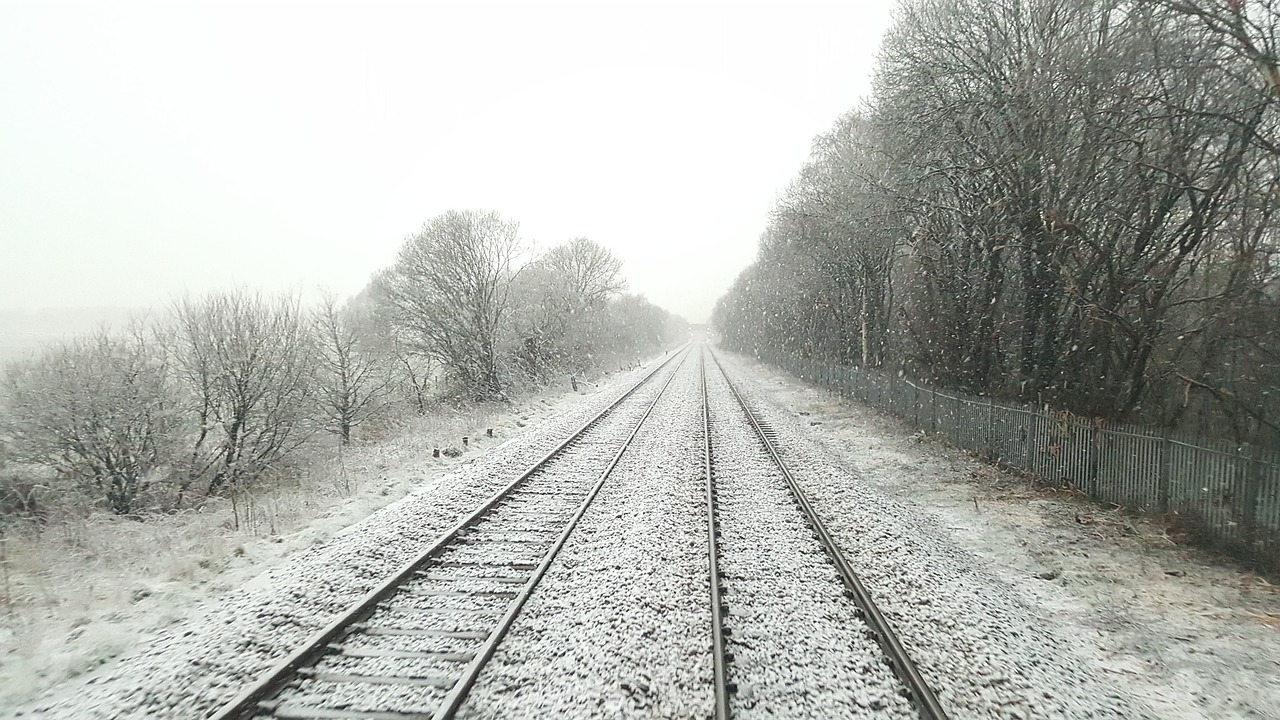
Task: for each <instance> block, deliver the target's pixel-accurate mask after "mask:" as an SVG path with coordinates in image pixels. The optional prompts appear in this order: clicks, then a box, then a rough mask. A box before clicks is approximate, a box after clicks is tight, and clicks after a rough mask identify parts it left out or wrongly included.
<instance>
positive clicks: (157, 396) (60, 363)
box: [3, 326, 180, 515]
mask: <svg viewBox="0 0 1280 720" xmlns="http://www.w3.org/2000/svg"><path fill="white" fill-rule="evenodd" d="M3 388H4V431H5V434H7V435H8V436H9V437H10V439H11V442H10V448H11V450H12V452H13V454H14V457H15V459H17V460H19V461H21V462H25V463H30V464H34V465H39V466H44V467H48V468H51V469H52V470H53V471H55V472H56V473H57V475H58V476H59V477H61V478H64V479H68V480H71V481H73V482H74V483H76V484H77V485H79V487H80V488H82V489H84V490H85V491H87V493H88V494H89V495H90V496H96V497H97V498H98V499H99V500H105V501H106V504H107V506H108V507H110V508H111V510H112V511H113V512H115V513H118V514H121V515H127V514H131V513H133V512H136V511H137V510H138V507H137V504H138V500H139V497H140V494H141V493H142V492H144V491H145V490H146V489H147V487H148V484H149V482H150V481H151V480H154V479H157V478H158V477H159V476H161V475H163V474H164V473H165V468H166V467H167V466H168V464H169V463H170V462H171V460H172V459H173V455H174V451H175V445H176V437H177V434H178V431H179V422H180V418H179V413H178V408H177V401H176V397H175V393H174V386H173V380H172V377H171V374H170V369H169V367H168V365H167V363H166V360H165V356H164V353H163V352H160V351H158V349H157V348H156V347H155V346H154V345H153V343H152V342H151V341H150V340H149V339H148V338H147V334H146V332H145V331H144V329H143V328H142V327H141V326H135V327H134V328H132V330H131V331H130V332H129V333H128V334H126V335H122V336H113V335H110V334H108V333H107V332H106V331H101V332H98V333H97V334H95V335H93V336H91V337H87V338H82V339H77V340H72V341H69V342H66V343H64V344H61V345H55V346H52V347H48V348H46V349H45V350H44V351H43V352H41V353H40V354H39V355H38V356H36V357H35V358H33V359H31V360H27V361H19V362H14V363H12V364H10V365H9V366H8V367H7V368H6V372H5V373H4V384H3Z"/></svg>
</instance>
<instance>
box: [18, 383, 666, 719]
mask: <svg viewBox="0 0 1280 720" xmlns="http://www.w3.org/2000/svg"><path fill="white" fill-rule="evenodd" d="M642 372H643V370H640V371H632V372H626V373H621V374H620V375H619V376H618V377H617V378H615V379H614V380H613V381H612V382H606V383H601V384H600V385H599V386H598V387H597V386H593V385H582V387H583V393H582V394H581V395H579V394H574V395H563V394H562V395H557V394H555V393H545V394H543V395H541V396H536V397H534V398H530V399H526V400H523V401H521V402H519V403H517V406H516V408H515V409H514V410H512V411H511V412H509V413H504V414H501V415H498V416H495V417H494V418H491V419H489V422H488V426H489V427H493V428H494V436H495V439H487V438H483V437H480V438H476V439H475V441H473V442H472V443H471V448H472V450H471V451H469V452H468V453H467V454H465V455H464V456H463V457H462V458H461V460H460V461H453V460H449V459H447V458H433V457H431V452H432V447H433V445H435V444H436V443H435V441H434V440H432V439H431V438H429V437H425V436H421V435H418V436H407V437H404V438H401V439H399V440H396V441H392V442H388V443H384V444H381V445H378V446H374V447H370V448H364V449H357V450H355V451H353V452H352V453H351V454H350V455H348V456H347V465H346V468H345V472H346V473H350V474H354V475H358V476H361V481H362V483H363V484H364V485H365V486H367V488H368V490H367V492H365V493H362V494H361V495H359V496H357V497H355V498H352V499H350V500H349V501H348V502H344V503H339V504H335V505H334V506H333V507H332V508H331V509H330V510H329V511H328V512H325V513H324V514H323V515H322V516H321V517H319V518H317V519H316V520H315V521H314V522H312V523H310V524H309V525H308V526H307V527H305V528H304V529H302V530H299V531H297V532H294V533H291V534H288V535H283V536H276V537H273V538H270V539H261V540H257V541H246V542H242V543H240V544H238V545H236V546H235V547H236V548H238V549H237V550H234V551H233V550H231V549H230V548H227V553H226V555H227V556H228V557H229V559H227V558H219V559H218V560H217V561H216V565H217V566H218V567H220V568H223V569H221V571H220V572H214V571H213V568H214V566H215V563H214V562H210V563H206V565H207V567H205V568H204V570H205V572H202V573H193V574H192V575H191V576H190V577H182V578H177V579H176V580H173V579H170V580H166V581H165V582H164V583H163V585H164V587H163V591H162V592H149V591H144V592H141V593H136V594H135V597H136V601H135V602H132V603H129V602H126V603H125V604H124V605H123V606H122V607H121V608H120V609H119V610H117V611H114V612H111V613H110V615H108V616H105V617H85V618H84V619H83V622H77V623H73V627H72V629H71V631H70V636H69V637H67V636H57V637H52V636H48V635H45V634H43V631H47V630H50V629H51V628H60V627H62V625H61V623H55V622H52V621H45V619H43V618H40V617H34V618H28V619H25V620H24V622H23V625H22V627H17V628H15V627H12V626H9V627H8V628H7V630H8V632H7V634H6V635H5V636H3V642H4V645H3V646H0V648H3V655H0V658H2V660H3V665H0V673H2V674H0V693H3V696H4V698H5V699H4V702H3V703H0V708H3V709H2V710H0V715H5V716H7V717H19V716H20V717H33V716H38V717H65V718H88V717H93V718H111V717H120V718H124V717H138V716H150V717H183V718H185V717H197V716H200V715H201V714H207V712H208V711H211V710H212V708H213V707H214V706H215V705H216V704H217V703H219V702H222V701H225V700H226V699H228V697H227V695H228V694H233V693H234V690H235V689H236V688H237V687H238V686H239V684H241V683H242V682H244V681H245V679H246V678H245V675H246V674H251V673H255V672H258V671H260V670H261V669H263V668H265V666H266V665H268V664H269V662H270V661H271V658H273V657H274V656H275V655H276V654H278V652H279V650H278V644H277V643H276V642H275V641H276V640H283V641H285V642H298V641H301V640H302V639H303V638H305V637H306V636H307V635H308V634H310V632H312V631H313V630H314V629H316V627H317V623H319V622H320V621H321V620H322V619H323V618H324V617H327V616H328V614H331V613H332V612H334V611H336V610H337V609H340V608H344V607H345V606H346V604H347V603H349V602H350V601H352V600H354V599H355V598H357V597H359V595H360V594H362V593H363V592H364V591H365V590H366V589H367V588H368V587H370V586H371V585H372V583H373V582H374V581H376V580H377V579H379V578H381V577H382V576H383V575H384V574H385V573H386V572H388V571H389V569H390V568H392V567H394V566H395V565H397V564H398V563H399V562H401V561H402V560H404V559H406V558H407V557H409V556H410V555H412V553H413V551H414V550H415V549H416V548H417V547H418V546H419V544H420V543H422V542H425V541H430V540H431V539H433V538H434V535H433V533H435V532H438V531H439V530H442V529H444V528H446V527H447V526H448V525H449V524H450V523H452V522H453V521H454V520H455V519H456V518H457V517H458V515H459V514H461V513H462V512H464V511H466V510H469V509H471V508H472V507H474V506H475V505H477V504H479V502H481V501H482V500H483V499H484V498H485V497H488V496H489V495H490V494H492V492H493V491H494V490H496V489H497V487H498V486H499V485H500V484H501V483H502V482H505V481H506V480H509V479H510V478H511V477H512V476H513V475H514V473H515V472H518V471H519V470H522V469H524V467H526V466H527V465H528V464H530V463H531V462H532V461H534V460H536V459H537V458H538V457H540V456H541V455H542V454H544V453H545V452H546V451H547V450H548V449H549V448H550V447H552V446H553V445H554V444H555V443H556V442H558V441H559V440H561V439H563V437H564V436H566V435H567V434H568V432H569V431H570V430H571V429H572V428H574V427H576V425H578V424H580V423H581V421H582V420H584V419H585V418H587V417H589V416H590V414H592V413H594V412H597V411H598V410H599V409H600V408H602V407H603V406H604V405H607V404H608V403H609V402H611V401H612V400H613V399H614V398H616V396H617V394H618V392H621V390H622V389H623V388H624V387H626V386H627V385H629V384H630V383H632V382H634V381H635V380H636V379H638V378H639V376H640V373H642ZM535 424H536V425H535ZM526 426H527V427H526ZM499 443H501V444H500V445H499ZM495 446H496V447H495ZM486 447H488V448H491V449H486ZM481 453H483V454H481ZM451 471H452V472H451ZM371 479H372V482H368V481H369V480H371ZM411 491H412V494H411V495H409V496H408V497H405V498H404V499H403V500H401V501H398V502H394V503H392V501H393V500H394V499H395V498H396V497H398V496H404V495H405V493H408V492H411ZM388 505H389V506H388ZM379 506H387V507H384V508H383V509H382V510H381V511H378V512H376V513H374V514H373V515H372V516H371V517H368V519H367V520H364V521H363V522H357V521H359V520H361V518H364V517H365V516H367V515H369V513H371V512H373V511H374V510H375V509H376V508H377V507H379ZM204 549H207V548H204ZM264 569H265V570H266V572H263V571H264ZM139 575H142V576H143V578H142V579H145V578H146V577H147V576H146V575H145V573H139ZM104 577H107V578H108V579H110V580H111V581H113V582H117V583H127V582H128V580H127V579H126V578H116V577H114V576H112V575H110V574H108V575H104ZM135 580H136V582H135V584H137V583H141V582H142V580H140V579H135ZM138 587H146V585H145V584H138ZM58 590H59V588H57V587H50V588H47V589H46V590H45V592H47V593H56V592H58ZM94 607H99V608H100V607H102V605H101V603H99V605H97V606H94V605H92V604H87V607H86V608H85V609H86V612H88V611H90V610H92V608H94ZM50 614H54V613H53V611H52V610H51V611H50ZM122 653H124V654H125V655H124V656H123V657H121V658H119V659H113V657H114V656H115V655H117V654H122ZM59 673H65V674H66V675H70V676H72V677H70V678H69V679H66V680H64V681H62V682H56V683H53V685H52V687H49V685H50V682H49V681H47V680H45V678H44V677H42V676H48V675H55V676H56V675H57V674H59ZM37 692H38V693H39V695H38V696H36V697H33V695H36V693H37ZM9 713H11V714H9Z"/></svg>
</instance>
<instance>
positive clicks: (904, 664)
mask: <svg viewBox="0 0 1280 720" xmlns="http://www.w3.org/2000/svg"><path fill="white" fill-rule="evenodd" d="M707 352H708V353H709V354H710V355H711V359H712V360H713V361H714V362H715V364H716V368H717V369H719V370H720V374H721V375H722V376H724V381H725V384H726V385H728V386H729V391H730V392H731V393H732V394H733V396H734V398H735V399H736V400H737V401H738V406H739V407H740V408H741V409H742V412H743V414H745V415H746V417H747V422H748V423H749V424H750V425H751V428H752V429H753V430H754V431H755V434H756V437H757V438H759V440H760V442H761V444H763V445H764V447H765V450H766V451H767V452H768V453H769V456H770V457H771V458H773V461H774V463H775V464H776V465H777V467H778V470H779V471H780V472H781V473H782V477H783V479H784V480H785V481H786V483H787V489H788V490H790V492H791V497H792V498H793V499H794V500H795V501H796V504H797V505H798V506H799V507H800V511H801V512H802V513H803V514H804V516H805V520H806V521H807V522H808V524H809V525H810V527H812V528H813V532H814V535H816V536H817V538H818V542H819V543H821V545H822V548H823V550H824V551H826V553H827V556H828V557H829V558H830V559H831V562H832V564H833V565H834V566H835V568H836V572H837V574H839V575H840V580H841V582H843V583H844V586H845V589H846V591H847V594H848V596H849V598H850V599H851V600H852V601H853V602H854V604H855V605H857V606H858V609H859V610H861V611H862V620H863V622H865V623H866V624H867V626H868V628H869V629H870V631H871V635H872V637H873V638H874V639H875V641H876V643H877V644H879V645H880V649H881V651H882V652H884V654H885V657H886V661H887V664H888V665H889V668H890V670H892V671H893V674H894V675H896V676H897V677H898V680H900V681H901V682H902V684H903V686H904V689H905V691H906V694H907V697H908V699H909V700H910V701H911V703H912V704H913V705H914V706H915V708H916V710H917V712H919V714H920V717H921V718H922V720H948V716H947V712H946V710H945V709H943V707H942V704H941V703H940V702H939V701H938V697H937V695H936V694H935V693H934V692H933V689H932V688H930V687H929V684H928V682H927V681H926V680H925V678H924V675H923V674H922V673H921V672H920V669H919V668H918V667H916V664H915V661H913V660H912V659H911V656H910V655H909V654H908V653H907V650H906V648H905V647H903V645H902V641H901V640H900V639H899V638H898V635H897V633H895V632H894V631H893V627H892V626H891V625H890V624H889V621H888V619H887V618H885V616H884V614H883V613H882V612H881V611H880V608H879V607H877V606H876V603H875V601H874V600H873V599H872V597H871V593H870V592H869V591H868V590H867V588H866V586H865V585H864V584H863V583H862V580H861V579H860V578H859V577H858V575H857V573H856V572H854V570H853V566H852V565H850V563H849V561H848V559H847V558H845V556H844V553H843V552H842V551H841V550H840V547H839V545H838V544H837V543H836V541H835V538H833V537H832V536H831V533H830V532H828V531H827V528H826V526H825V525H824V524H823V523H822V520H821V519H820V518H819V517H818V513H817V511H816V510H814V509H813V506H812V505H811V504H810V503H809V498H808V497H807V496H806V495H805V493H804V491H803V490H802V489H801V488H800V484H799V483H798V482H796V479H795V476H794V475H792V474H791V470H790V469H789V468H788V467H787V464H786V463H785V462H783V460H782V456H781V455H780V454H779V452H778V448H777V446H776V444H775V443H774V442H773V441H772V440H771V439H770V438H769V437H768V435H767V434H766V433H765V429H764V426H763V425H762V423H761V422H760V420H759V418H757V417H756V415H755V413H754V412H752V411H751V408H750V406H748V405H747V401H746V398H745V397H743V395H742V393H741V392H739V390H738V388H737V386H736V385H734V384H733V381H732V380H730V379H729V374H728V373H727V372H725V370H724V367H723V366H722V365H721V364H720V360H719V358H717V357H716V355H715V353H713V352H711V350H710V349H709V348H708V349H707Z"/></svg>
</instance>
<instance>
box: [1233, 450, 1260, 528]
mask: <svg viewBox="0 0 1280 720" xmlns="http://www.w3.org/2000/svg"><path fill="white" fill-rule="evenodd" d="M1238 452H1239V455H1238V460H1237V462H1238V465H1237V469H1236V478H1237V480H1236V482H1237V483H1239V484H1238V485H1237V486H1236V499H1235V502H1236V503H1238V505H1237V507H1236V514H1237V517H1239V518H1240V520H1239V522H1240V536H1241V540H1242V541H1243V542H1244V544H1245V546H1246V547H1247V548H1248V550H1249V552H1250V553H1252V552H1253V550H1254V541H1255V540H1257V536H1258V491H1259V490H1260V489H1261V485H1262V459H1261V458H1260V457H1259V453H1258V452H1257V451H1255V450H1254V449H1253V448H1252V447H1251V446H1250V445H1249V443H1244V444H1242V445H1241V446H1240V449H1239V451H1238Z"/></svg>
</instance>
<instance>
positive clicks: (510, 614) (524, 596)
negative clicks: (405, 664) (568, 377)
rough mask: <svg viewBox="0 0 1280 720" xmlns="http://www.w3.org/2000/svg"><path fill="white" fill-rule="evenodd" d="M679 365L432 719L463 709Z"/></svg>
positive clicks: (442, 717)
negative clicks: (499, 645)
mask: <svg viewBox="0 0 1280 720" xmlns="http://www.w3.org/2000/svg"><path fill="white" fill-rule="evenodd" d="M681 365H683V361H681V364H680V365H677V366H676V370H675V372H673V373H671V375H670V376H669V377H667V381H666V382H664V383H663V384H662V387H661V388H660V389H659V390H658V394H657V396H656V397H654V398H653V402H651V403H649V406H648V407H647V408H645V411H644V414H643V415H641V416H640V419H639V420H637V421H636V424H635V427H633V428H632V429H631V433H630V434H629V435H627V439H626V440H625V441H623V443H622V446H621V447H619V448H618V452H617V453H615V454H614V456H613V459H612V460H610V461H609V465H608V467H606V468H605V469H604V471H603V472H601V473H600V478H599V479H598V480H596V483H595V485H594V486H592V488H591V491H590V492H589V493H587V497H586V499H584V500H583V501H582V504H580V505H579V506H578V509H577V510H576V511H575V512H574V514H573V517H572V518H570V520H569V523H568V525H566V526H565V528H564V530H562V531H561V532H560V536H559V537H558V538H556V542H555V545H553V546H552V548H551V550H550V551H549V552H548V553H547V554H546V556H545V557H543V558H542V562H541V563H539V564H538V568H537V570H535V571H534V573H533V576H532V577H531V578H529V581H528V582H527V583H525V586H524V588H522V589H521V590H520V594H519V595H518V596H517V597H516V598H515V599H514V600H512V601H511V605H510V606H508V608H507V612H506V614H505V615H503V617H502V620H500V621H499V623H498V626H497V627H496V628H495V629H494V630H493V632H491V633H490V635H489V638H488V639H487V640H486V641H485V643H484V645H483V646H482V647H481V649H480V651H479V652H478V653H477V654H476V657H475V659H474V660H472V661H471V663H470V664H469V665H468V666H467V669H466V670H464V671H463V675H462V679H461V680H459V681H458V684H457V685H455V686H454V687H453V689H452V690H450V691H449V694H448V696H446V697H445V702H444V705H443V706H442V707H441V708H440V710H439V712H437V713H436V715H435V718H434V720H448V719H449V718H452V717H453V716H454V715H455V714H456V713H457V711H458V709H459V708H461V707H462V702H463V701H464V700H466V697H467V693H468V692H470V691H471V686H472V685H474V684H475V681H476V678H477V677H478V676H479V675H480V671H481V670H482V669H483V668H484V666H485V663H487V662H488V661H489V658H491V657H493V653H494V651H495V650H497V649H498V643H500V642H502V638H503V637H504V636H505V635H506V634H507V630H509V629H510V628H511V625H512V623H514V622H515V619H516V616H517V615H519V614H520V609H521V608H523V607H524V604H525V601H527V600H528V599H529V596H530V595H532V594H533V590H534V588H536V587H537V586H538V581H540V580H542V576H543V575H545V574H546V572H547V568H549V567H551V563H552V562H553V561H554V560H555V559H556V555H559V554H560V548H562V547H564V544H565V541H567V540H568V539H569V535H570V534H571V533H572V532H573V530H574V528H576V527H577V526H578V521H579V520H581V519H582V516H583V515H584V514H585V513H586V512H587V508H588V507H590V505H591V502H592V501H593V500H595V499H596V495H598V494H599V493H600V488H602V487H604V483H605V481H606V480H608V479H609V476H610V475H611V474H612V473H613V469H614V468H615V467H617V465H618V461H619V460H621V459H622V455H623V453H625V452H626V451H627V450H628V449H629V448H630V447H631V443H632V441H634V440H635V438H636V435H638V434H639V433H640V427H641V426H642V425H644V421H645V420H648V419H649V414H650V413H652V412H653V408H654V407H655V406H656V405H657V404H658V401H659V400H661V399H662V396H663V393H665V392H666V391H667V386H669V385H670V384H671V381H672V380H674V379H675V377H676V375H677V374H679V372H680V367H681Z"/></svg>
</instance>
